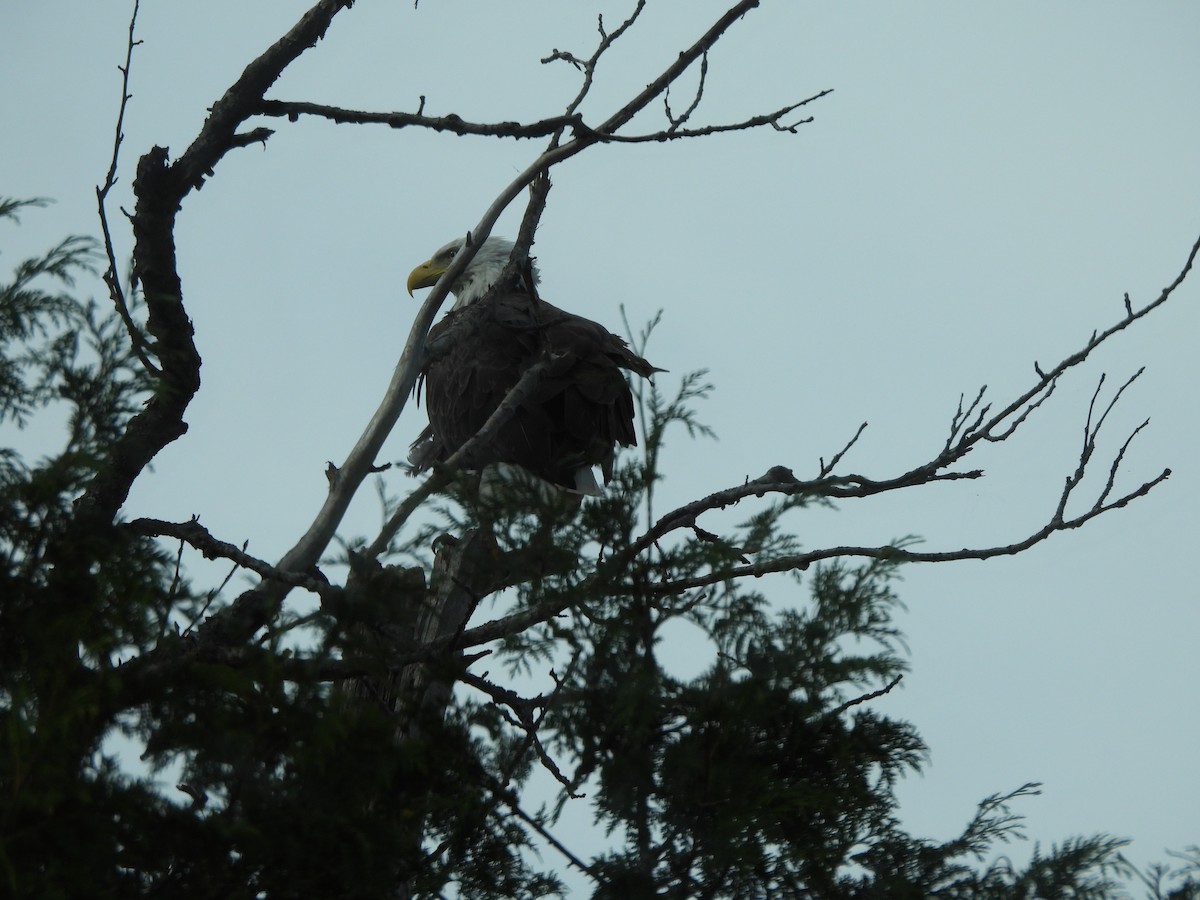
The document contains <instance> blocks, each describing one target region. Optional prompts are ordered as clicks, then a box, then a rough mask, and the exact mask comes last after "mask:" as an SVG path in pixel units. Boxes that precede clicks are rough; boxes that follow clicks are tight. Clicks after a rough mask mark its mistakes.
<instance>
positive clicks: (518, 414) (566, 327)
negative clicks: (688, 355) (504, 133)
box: [408, 237, 664, 494]
mask: <svg viewBox="0 0 1200 900" xmlns="http://www.w3.org/2000/svg"><path fill="white" fill-rule="evenodd" d="M464 243H465V242H464V240H463V239H459V240H456V241H451V242H450V243H448V244H446V246H444V247H442V248H441V249H440V250H438V251H437V252H436V253H435V254H434V255H433V256H432V257H431V258H430V259H429V260H427V261H426V262H423V263H421V264H420V265H419V266H417V267H416V268H415V269H413V271H412V274H410V275H409V276H408V292H409V294H410V295H411V294H412V292H413V291H414V290H416V289H417V288H423V287H430V286H432V285H433V284H435V283H436V282H437V280H438V278H440V277H441V275H442V273H444V272H445V271H446V270H447V269H448V268H449V267H450V264H451V263H452V262H453V261H454V257H455V256H456V255H457V254H458V253H459V251H461V250H462V248H463V246H464ZM512 250H513V243H512V242H511V241H508V240H505V239H504V238H499V237H489V238H488V239H487V240H485V241H484V242H483V244H482V246H480V248H479V250H478V252H477V253H476V254H475V256H474V258H473V259H472V260H471V262H470V264H469V265H468V266H467V268H466V270H465V271H464V272H463V274H462V275H461V276H460V277H459V279H458V280H457V281H456V282H455V283H454V284H452V285H451V286H450V291H451V292H452V293H453V294H454V296H455V298H456V302H455V304H454V308H453V309H452V310H451V311H450V312H448V313H447V314H446V315H445V317H443V319H442V320H441V321H440V322H439V323H438V324H436V325H435V326H434V327H433V328H432V329H431V330H430V332H429V339H428V342H427V361H426V363H425V366H424V368H423V370H422V372H421V377H422V378H423V379H424V382H425V403H426V407H427V410H428V413H429V427H428V428H426V429H425V430H424V431H423V432H422V433H421V436H420V437H419V438H417V440H416V441H415V442H414V443H413V445H412V452H411V453H410V455H409V461H410V462H412V463H413V465H414V467H416V468H417V469H418V470H419V469H423V468H428V467H429V466H430V465H432V464H433V463H436V462H440V461H444V460H446V459H448V458H449V457H450V455H451V454H453V453H454V452H455V451H456V450H458V449H459V448H460V447H461V446H462V445H463V444H464V443H466V442H467V441H468V440H470V439H471V438H472V437H473V436H474V435H475V434H476V433H477V432H478V431H479V430H480V429H481V428H482V427H483V425H484V423H485V422H487V420H488V418H489V417H490V416H491V415H492V413H494V412H495V411H496V409H497V408H498V407H499V406H500V404H501V403H502V402H503V401H504V399H505V398H506V397H507V396H508V395H509V393H510V392H511V391H512V389H513V387H514V386H515V385H517V383H518V382H519V381H521V378H522V375H524V374H525V373H526V372H527V371H528V370H529V369H530V368H531V367H533V366H535V365H538V364H539V363H540V364H542V365H541V367H540V368H539V370H538V372H536V373H535V376H534V377H533V380H532V382H531V383H527V384H525V385H523V387H524V388H527V390H525V391H523V392H522V393H521V395H520V396H519V397H515V398H514V399H515V400H518V401H519V402H518V403H517V405H516V407H515V409H514V410H513V412H512V415H511V416H510V417H509V418H508V419H507V420H506V421H504V422H503V423H502V424H501V425H500V426H499V427H498V428H497V429H495V432H494V433H493V434H488V435H486V436H485V438H486V439H485V440H484V441H483V442H482V444H481V446H480V448H479V452H478V453H476V454H472V459H471V463H470V465H471V467H472V468H482V467H484V466H486V465H488V464H491V463H501V464H508V465H509V466H519V467H520V468H521V469H524V470H525V471H527V472H529V473H531V474H532V475H535V476H536V477H537V478H540V479H543V480H544V481H547V482H550V483H551V484H554V485H557V486H558V487H560V488H565V489H566V490H568V491H571V492H576V493H580V494H597V493H599V492H600V487H599V485H598V484H597V482H596V478H595V475H594V473H593V467H594V466H599V467H600V470H601V472H602V473H603V477H604V481H605V482H607V481H608V480H609V479H610V478H611V477H612V468H613V454H614V452H615V449H616V446H617V445H618V444H619V445H621V446H622V447H631V446H633V445H634V444H636V443H637V436H636V434H635V433H634V428H633V396H632V394H631V393H630V390H629V385H628V383H627V382H626V381H625V375H624V371H623V370H627V371H630V372H635V373H637V374H638V375H640V376H642V377H643V378H648V377H650V376H651V375H653V374H654V373H655V372H661V371H664V370H662V369H659V368H657V367H655V366H653V365H651V364H650V363H649V362H647V361H646V360H644V359H642V358H641V357H640V356H638V355H637V354H636V353H634V352H633V351H632V350H630V349H629V347H628V346H627V345H626V343H625V341H623V340H622V339H621V338H619V337H617V336H616V335H615V334H612V333H611V332H610V331H608V329H606V328H605V327H604V326H603V325H600V324H598V323H596V322H593V321H591V320H590V319H585V318H583V317H582V316H576V315H573V314H571V313H569V312H565V311H563V310H561V309H558V308H557V307H555V306H551V305H550V304H549V303H546V302H545V301H544V300H542V299H541V298H539V297H538V295H537V290H536V285H537V281H538V276H537V271H536V269H535V268H534V265H533V261H532V259H530V260H527V261H523V264H519V265H518V266H517V268H516V269H515V271H516V275H515V276H513V277H510V278H506V279H505V283H503V284H500V283H499V282H500V280H501V278H502V276H503V274H504V270H505V267H506V266H507V264H508V262H509V257H510V255H511V254H512ZM492 288H495V290H492Z"/></svg>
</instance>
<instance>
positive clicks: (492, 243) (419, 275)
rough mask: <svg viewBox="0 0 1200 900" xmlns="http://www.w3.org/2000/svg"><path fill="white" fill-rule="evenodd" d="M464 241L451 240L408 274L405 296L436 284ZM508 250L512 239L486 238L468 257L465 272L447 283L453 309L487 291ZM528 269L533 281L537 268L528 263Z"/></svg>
mask: <svg viewBox="0 0 1200 900" xmlns="http://www.w3.org/2000/svg"><path fill="white" fill-rule="evenodd" d="M465 243H466V239H465V238H458V239H457V240H453V241H451V242H450V243H448V244H446V245H445V246H444V247H442V248H440V249H439V250H438V251H437V252H436V253H435V254H433V256H431V257H430V258H429V259H427V260H426V261H425V262H423V263H421V264H420V265H419V266H417V267H416V268H415V269H413V270H412V272H411V273H410V274H409V276H408V293H409V296H411V295H412V292H413V291H414V290H416V289H417V288H423V287H432V286H433V285H435V284H437V280H438V279H439V278H441V277H442V275H443V273H445V271H446V270H447V269H449V268H450V264H451V263H452V262H454V257H456V256H458V253H459V251H460V250H462V248H463V245H464V244H465ZM512 250H513V242H512V241H510V240H508V239H507V238H502V237H489V238H488V239H487V240H486V241H484V242H483V244H482V246H480V248H479V250H478V251H477V252H476V254H475V255H474V256H473V257H472V258H471V262H470V264H469V265H468V266H467V268H466V271H465V272H463V273H462V275H460V276H459V277H458V280H457V281H455V282H454V284H452V285H450V293H452V294H453V295H454V297H455V301H454V309H461V308H462V307H464V306H467V305H468V304H470V303H474V302H475V301H476V300H478V299H479V298H480V297H482V296H483V295H484V294H486V293H487V292H488V288H490V287H491V286H492V285H493V284H495V283H496V279H498V278H499V277H500V273H501V272H503V271H504V267H505V266H506V265H508V258H509V256H511V255H512ZM531 268H532V269H533V283H534V284H537V281H538V273H537V267H536V266H531Z"/></svg>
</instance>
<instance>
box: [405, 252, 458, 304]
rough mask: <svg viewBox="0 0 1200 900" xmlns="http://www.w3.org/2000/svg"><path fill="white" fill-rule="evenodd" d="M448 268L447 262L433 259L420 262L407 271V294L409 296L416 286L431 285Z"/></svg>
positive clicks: (435, 282)
mask: <svg viewBox="0 0 1200 900" xmlns="http://www.w3.org/2000/svg"><path fill="white" fill-rule="evenodd" d="M448 268H450V263H449V262H441V261H438V260H433V259H427V260H426V261H425V262H423V263H421V264H420V265H419V266H417V267H416V268H415V269H413V270H412V271H411V272H409V273H408V296H410V297H411V296H412V292H413V291H415V290H416V289H417V288H425V287H433V286H434V285H435V284H437V280H438V279H439V278H441V277H442V274H443V273H444V272H445V271H446V269H448Z"/></svg>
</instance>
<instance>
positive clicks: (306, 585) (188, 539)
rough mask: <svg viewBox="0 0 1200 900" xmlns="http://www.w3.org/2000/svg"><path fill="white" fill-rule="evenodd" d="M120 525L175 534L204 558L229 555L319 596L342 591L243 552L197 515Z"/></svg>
mask: <svg viewBox="0 0 1200 900" xmlns="http://www.w3.org/2000/svg"><path fill="white" fill-rule="evenodd" d="M122 527H123V528H125V529H126V530H128V531H131V532H133V533H134V534H141V535H146V536H148V537H172V538H176V539H178V540H180V541H182V542H183V543H185V544H187V545H188V546H190V547H193V548H195V549H196V550H199V551H200V553H201V554H202V555H203V556H204V558H205V559H228V560H230V561H231V562H233V563H236V564H237V565H238V566H240V567H241V568H243V569H248V570H249V571H251V572H254V573H255V574H256V575H259V576H261V577H262V578H264V579H266V580H268V581H278V582H280V583H281V584H286V585H288V586H290V587H298V588H303V589H304V590H306V591H312V592H313V593H314V594H319V595H321V596H328V595H330V594H331V593H333V592H338V593H340V592H341V588H335V587H333V586H332V585H330V583H329V581H328V580H327V579H325V578H324V577H320V578H318V577H314V576H313V575H310V574H307V573H303V572H288V571H284V570H282V569H279V568H277V567H275V566H273V565H271V564H270V563H268V562H265V561H264V560H261V559H258V558H257V557H254V556H251V555H250V554H249V553H247V552H246V548H245V546H244V545H243V546H242V547H240V548H239V547H236V546H235V545H233V544H230V543H227V542H226V541H221V540H217V539H216V538H215V537H213V536H212V534H211V533H210V532H209V531H208V529H207V528H205V527H204V526H203V525H201V524H200V521H199V519H197V518H194V517H193V518H192V519H189V520H188V521H187V522H165V521H163V520H162V519H151V518H141V519H134V520H133V521H132V522H128V523H126V524H125V525H124V526H122Z"/></svg>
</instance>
